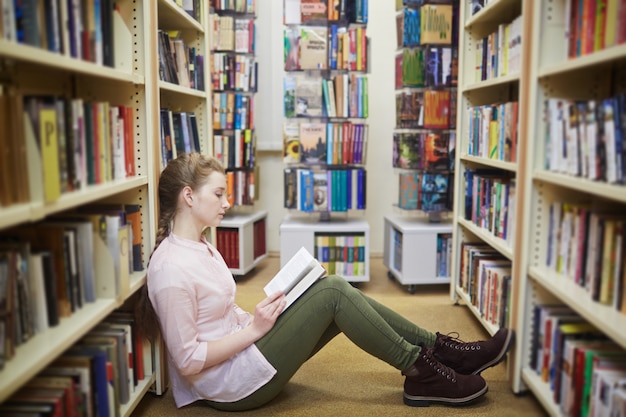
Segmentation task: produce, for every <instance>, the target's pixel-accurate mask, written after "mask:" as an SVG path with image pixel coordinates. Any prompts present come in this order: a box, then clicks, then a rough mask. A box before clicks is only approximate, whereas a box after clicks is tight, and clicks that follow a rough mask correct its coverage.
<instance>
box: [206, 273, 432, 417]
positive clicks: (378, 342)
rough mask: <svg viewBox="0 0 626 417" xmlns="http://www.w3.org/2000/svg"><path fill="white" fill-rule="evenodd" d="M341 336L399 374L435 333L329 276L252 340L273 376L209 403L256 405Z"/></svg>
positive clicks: (232, 407) (228, 408) (246, 407)
mask: <svg viewBox="0 0 626 417" xmlns="http://www.w3.org/2000/svg"><path fill="white" fill-rule="evenodd" d="M339 333H343V334H345V335H346V337H348V339H350V340H351V341H352V342H354V344H356V345H357V346H359V347H360V348H361V349H363V350H364V351H366V352H368V353H369V354H371V355H372V356H375V357H377V358H379V359H381V360H383V361H385V362H387V363H388V364H389V365H391V366H393V367H395V368H397V369H399V370H403V369H406V368H408V367H410V366H411V365H413V363H414V362H415V361H416V360H417V357H418V355H419V353H420V350H421V346H428V347H430V346H433V345H434V343H435V335H434V334H433V333H431V332H429V331H426V330H424V329H422V328H420V327H418V326H416V325H415V324H413V323H411V322H410V321H409V320H407V319H405V318H403V317H402V316H400V315H399V314H397V313H396V312H394V311H393V310H391V309H389V308H387V307H385V306H384V305H382V304H380V303H378V302H377V301H375V300H373V299H371V298H369V297H367V296H366V295H364V294H363V293H362V292H361V291H359V290H358V289H356V288H354V287H353V286H352V285H351V284H350V283H348V282H347V281H346V280H344V279H343V278H341V277H338V276H329V277H326V278H324V279H322V280H320V281H319V282H317V283H315V284H314V285H313V286H311V288H309V289H308V290H307V291H306V292H305V293H304V294H303V295H302V296H301V297H300V298H299V299H298V300H297V301H296V302H295V303H293V304H292V305H291V307H289V308H288V309H287V310H286V311H285V312H284V313H282V314H281V316H280V317H279V318H278V320H277V321H276V323H275V325H274V327H273V328H272V330H270V331H269V332H268V333H267V334H266V335H265V336H263V337H262V338H261V339H259V340H258V341H257V342H256V345H257V347H258V348H259V350H260V351H261V352H262V353H263V355H264V356H265V357H266V358H267V360H268V361H269V362H270V363H271V364H272V365H273V366H274V368H276V370H277V371H278V372H277V373H276V375H275V376H274V378H272V379H271V380H270V381H269V382H268V383H267V384H265V385H264V386H263V387H261V388H259V389H258V390H257V391H255V392H254V393H252V394H251V395H249V396H248V397H246V398H244V399H242V400H239V401H236V402H232V403H221V402H214V401H207V403H208V404H209V405H210V406H211V407H214V408H217V409H220V410H226V411H240V410H249V409H253V408H257V407H260V406H261V405H263V404H265V403H267V402H269V401H270V400H272V399H273V398H274V397H275V396H276V395H278V393H280V391H281V390H282V389H283V387H284V386H285V385H286V384H287V382H288V381H289V379H291V377H292V376H293V374H294V373H295V372H296V371H297V370H298V369H299V368H300V367H301V366H302V364H303V363H304V362H306V361H307V360H308V359H309V358H311V357H312V356H313V355H315V353H317V352H318V351H319V350H320V349H321V348H322V347H323V346H324V345H326V344H327V343H328V342H329V341H330V340H332V339H333V338H334V337H335V336H337V335H338V334H339ZM242 378H245V375H242Z"/></svg>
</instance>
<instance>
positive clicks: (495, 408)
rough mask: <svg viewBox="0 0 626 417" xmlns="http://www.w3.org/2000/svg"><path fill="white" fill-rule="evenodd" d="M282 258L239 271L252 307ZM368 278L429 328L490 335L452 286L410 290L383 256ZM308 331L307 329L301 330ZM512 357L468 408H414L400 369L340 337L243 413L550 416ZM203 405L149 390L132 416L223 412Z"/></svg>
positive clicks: (387, 299) (384, 297) (241, 293)
mask: <svg viewBox="0 0 626 417" xmlns="http://www.w3.org/2000/svg"><path fill="white" fill-rule="evenodd" d="M278 267H279V258H278V257H269V258H267V259H266V260H265V261H263V262H262V263H261V264H260V265H258V266H257V268H255V270H253V271H252V272H250V273H249V274H247V275H246V276H245V277H238V278H237V282H238V292H237V302H238V304H239V305H240V306H241V307H243V308H244V309H246V310H248V311H253V310H254V306H255V305H256V303H258V302H259V301H260V300H261V299H262V298H263V286H264V285H265V283H266V282H267V281H268V280H269V279H270V278H271V277H272V276H273V274H275V273H276V271H277V270H278ZM370 277H371V278H370V282H367V283H361V284H359V288H360V289H361V290H362V291H364V292H365V293H367V294H368V295H369V296H371V297H373V298H375V299H377V300H379V301H381V302H383V303H384V304H386V305H388V306H390V307H392V308H394V309H395V310H396V311H398V312H399V313H401V314H403V315H404V316H405V317H407V318H409V319H411V320H413V321H414V322H415V323H418V324H419V325H420V326H422V327H425V328H427V329H429V330H431V331H433V332H434V331H439V332H442V333H448V332H451V331H459V332H460V334H461V338H462V339H463V340H467V341H470V340H477V339H485V338H487V337H488V334H487V333H486V332H485V331H484V330H483V329H482V327H481V326H480V325H479V323H478V322H477V320H476V319H475V318H474V317H473V316H472V315H471V313H470V312H469V310H467V309H466V308H465V307H463V306H455V305H454V304H453V302H452V301H451V300H450V297H449V292H448V286H447V285H434V286H423V287H417V291H416V293H415V294H409V292H408V291H407V287H406V286H402V285H400V284H399V283H398V282H397V281H395V280H391V279H389V278H387V270H386V268H385V267H384V265H383V262H382V258H372V260H371V265H370ZM303 331H304V329H303ZM506 366H507V365H506V362H503V363H501V364H500V365H498V366H496V367H493V368H490V369H488V370H486V371H485V372H483V374H482V375H483V377H484V378H485V379H486V380H487V383H488V384H489V392H488V393H487V394H486V395H485V397H483V398H482V399H480V400H479V401H478V402H476V403H474V404H472V405H470V406H465V407H447V406H442V405H431V406H430V407H425V408H413V407H408V406H406V405H404V404H403V403H402V385H403V382H404V379H403V377H402V376H401V375H400V372H399V371H397V370H396V369H394V368H392V367H390V366H389V365H387V364H386V363H384V362H382V361H380V360H378V359H376V358H373V357H371V356H369V355H368V354H366V353H364V352H363V351H361V350H360V349H359V348H357V347H356V346H355V345H353V344H352V343H351V342H350V341H349V340H348V339H347V338H346V337H345V336H343V335H339V336H338V337H337V338H335V339H334V340H333V341H332V342H331V343H330V344H329V345H327V346H326V348H325V349H322V351H321V352H319V353H318V354H317V355H316V356H315V357H313V358H312V359H311V360H309V361H308V362H307V363H306V364H304V366H303V367H302V368H301V369H300V370H299V371H298V372H297V373H296V375H295V376H294V378H293V379H292V380H291V381H290V383H289V384H288V385H287V387H286V388H285V389H284V391H283V392H282V393H281V394H280V395H279V396H278V397H277V398H276V399H275V400H274V401H273V402H271V403H270V404H268V405H266V406H265V407H263V408H261V409H258V410H254V411H249V412H240V413H237V414H238V415H246V416H247V415H250V416H272V417H276V416H316V417H319V416H379V417H393V416H411V415H419V416H427V417H430V416H450V415H454V416H498V417H500V416H507V417H514V416H544V415H546V413H545V411H544V410H543V408H542V407H541V405H540V404H539V403H538V402H537V401H536V399H535V398H534V397H533V396H532V395H531V394H525V395H515V394H514V393H513V391H512V390H511V386H510V384H509V382H508V381H507V380H506ZM225 414H232V413H225V412H219V411H216V410H213V409H210V408H208V407H206V406H202V405H191V406H187V407H183V408H182V409H176V406H175V405H174V400H173V397H172V395H171V391H170V390H168V391H167V392H166V393H165V394H164V395H163V396H155V395H153V394H148V395H146V396H145V397H144V399H143V400H142V401H141V403H140V404H139V405H138V406H137V408H136V409H135V411H134V412H133V414H132V417H165V416H181V417H195V416H218V415H225Z"/></svg>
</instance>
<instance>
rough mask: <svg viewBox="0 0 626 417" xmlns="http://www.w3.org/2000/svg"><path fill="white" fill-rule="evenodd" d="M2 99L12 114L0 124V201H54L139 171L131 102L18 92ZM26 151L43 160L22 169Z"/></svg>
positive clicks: (6, 202)
mask: <svg viewBox="0 0 626 417" xmlns="http://www.w3.org/2000/svg"><path fill="white" fill-rule="evenodd" d="M0 103H1V104H2V106H0V107H3V108H2V109H0V113H2V114H3V115H5V116H6V115H9V116H10V117H8V118H6V119H5V121H6V123H3V124H2V126H0V130H2V133H3V134H2V135H0V137H2V138H3V139H4V140H2V139H0V141H1V142H2V143H1V144H0V157H1V159H2V163H1V164H0V166H1V167H0V170H1V171H2V179H1V181H2V184H3V186H2V190H3V191H2V192H0V204H1V205H4V206H10V205H12V204H17V203H23V202H27V201H39V200H40V201H45V202H53V201H55V200H57V199H58V198H59V197H60V196H61V194H63V193H68V192H72V191H77V190H80V189H83V188H84V187H86V186H87V185H92V184H102V183H105V182H109V181H114V180H120V179H124V178H127V177H131V176H134V175H135V163H134V157H135V155H134V143H133V142H134V133H133V131H134V129H133V123H132V119H133V110H132V108H131V107H129V106H124V105H113V104H110V103H108V102H104V101H98V102H91V101H86V100H83V99H80V98H76V99H65V98H61V97H56V96H26V97H24V96H21V95H20V94H17V93H15V94H13V93H12V94H4V95H3V94H0ZM26 150H28V152H27V153H26ZM31 151H32V152H31ZM27 155H37V157H38V159H39V161H38V162H37V163H36V164H29V165H28V167H29V168H28V171H27V172H24V167H25V166H27V161H26V156H27Z"/></svg>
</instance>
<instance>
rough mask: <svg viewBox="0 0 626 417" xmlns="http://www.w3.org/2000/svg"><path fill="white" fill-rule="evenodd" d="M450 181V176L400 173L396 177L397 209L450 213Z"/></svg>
mask: <svg viewBox="0 0 626 417" xmlns="http://www.w3.org/2000/svg"><path fill="white" fill-rule="evenodd" d="M451 179H452V178H451V175H450V174H428V173H425V172H401V173H400V174H399V175H398V207H399V208H401V209H404V210H421V211H425V212H444V211H451V210H452V189H451V187H450V183H451Z"/></svg>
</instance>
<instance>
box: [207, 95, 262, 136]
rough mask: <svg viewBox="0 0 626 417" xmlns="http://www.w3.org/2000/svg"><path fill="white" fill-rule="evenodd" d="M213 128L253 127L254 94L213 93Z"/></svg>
mask: <svg viewBox="0 0 626 417" xmlns="http://www.w3.org/2000/svg"><path fill="white" fill-rule="evenodd" d="M213 129H214V130H231V129H254V96H253V95H250V94H246V93H234V92H221V93H220V92H215V93H213Z"/></svg>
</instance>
